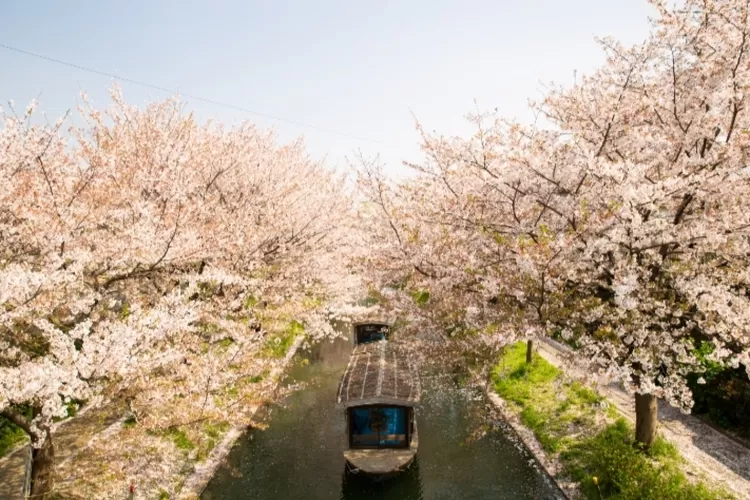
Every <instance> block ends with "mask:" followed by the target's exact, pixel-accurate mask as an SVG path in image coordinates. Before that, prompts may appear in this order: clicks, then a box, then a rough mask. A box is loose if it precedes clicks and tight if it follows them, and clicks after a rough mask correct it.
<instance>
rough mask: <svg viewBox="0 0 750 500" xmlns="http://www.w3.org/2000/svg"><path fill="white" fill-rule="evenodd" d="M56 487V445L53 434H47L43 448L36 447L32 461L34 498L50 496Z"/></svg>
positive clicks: (32, 493) (42, 498) (32, 492)
mask: <svg viewBox="0 0 750 500" xmlns="http://www.w3.org/2000/svg"><path fill="white" fill-rule="evenodd" d="M54 487H55V447H54V445H53V443H52V436H51V435H49V434H48V435H47V439H45V440H44V444H43V445H42V447H41V448H34V450H33V451H32V462H31V497H32V498H33V499H34V500H44V499H46V498H50V496H51V495H52V491H53V490H54Z"/></svg>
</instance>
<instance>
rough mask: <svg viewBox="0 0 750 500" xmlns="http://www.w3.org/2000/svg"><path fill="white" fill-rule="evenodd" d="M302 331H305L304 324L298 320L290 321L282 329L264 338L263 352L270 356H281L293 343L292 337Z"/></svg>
mask: <svg viewBox="0 0 750 500" xmlns="http://www.w3.org/2000/svg"><path fill="white" fill-rule="evenodd" d="M303 333H305V326H304V325H303V324H302V323H300V322H299V321H291V322H290V323H289V324H288V325H287V327H286V328H284V329H283V330H282V331H280V332H278V333H274V334H272V335H270V336H269V337H268V338H267V339H266V341H265V343H264V345H263V353H264V354H265V355H266V356H268V357H270V358H283V357H284V356H286V353H287V351H289V348H290V347H291V346H292V344H293V343H294V339H296V338H297V336H298V335H302V334H303Z"/></svg>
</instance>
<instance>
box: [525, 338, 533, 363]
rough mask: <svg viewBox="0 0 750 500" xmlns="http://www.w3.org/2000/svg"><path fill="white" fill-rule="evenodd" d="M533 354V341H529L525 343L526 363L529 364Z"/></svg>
mask: <svg viewBox="0 0 750 500" xmlns="http://www.w3.org/2000/svg"><path fill="white" fill-rule="evenodd" d="M533 354H534V341H533V340H529V341H527V342H526V362H527V363H531V359H532V355H533Z"/></svg>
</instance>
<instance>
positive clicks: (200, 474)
mask: <svg viewBox="0 0 750 500" xmlns="http://www.w3.org/2000/svg"><path fill="white" fill-rule="evenodd" d="M304 340H305V335H299V336H298V337H297V338H296V339H295V341H294V343H293V344H292V345H291V346H290V347H289V350H288V351H287V352H286V355H285V356H284V359H283V361H282V362H281V364H280V365H279V366H277V367H276V368H274V369H273V370H272V371H271V373H270V375H271V376H272V377H279V379H278V380H277V381H276V384H277V385H278V384H280V383H281V378H280V375H281V374H282V373H283V372H284V371H285V370H286V368H287V366H289V363H290V362H291V361H292V358H293V357H294V355H295V354H296V353H297V350H298V349H299V347H300V346H301V345H302V342H304ZM259 408H260V405H255V406H253V407H252V408H251V410H250V416H251V417H252V416H254V415H255V413H256V412H257V411H258V409H259ZM246 431H247V427H246V426H236V427H232V428H230V429H229V431H228V432H227V433H226V434H225V435H224V438H223V439H222V440H221V442H220V443H219V444H218V445H217V446H216V447H215V448H214V449H213V450H212V451H211V453H210V454H209V456H208V458H207V459H206V461H205V462H202V463H201V464H198V465H196V466H195V467H194V468H193V471H192V472H191V473H190V475H189V476H187V478H186V479H185V482H184V483H183V486H182V489H181V490H180V493H179V494H178V496H177V498H180V499H184V500H188V499H189V500H194V499H198V498H200V496H201V494H202V493H203V490H205V489H206V486H208V483H209V482H210V481H211V478H213V477H214V474H216V470H217V469H218V468H219V465H221V463H222V461H224V459H225V458H226V457H227V455H229V452H230V451H231V450H232V447H233V446H234V443H236V442H237V440H238V439H239V438H240V437H241V436H242V435H243V434H244V433H245V432H246Z"/></svg>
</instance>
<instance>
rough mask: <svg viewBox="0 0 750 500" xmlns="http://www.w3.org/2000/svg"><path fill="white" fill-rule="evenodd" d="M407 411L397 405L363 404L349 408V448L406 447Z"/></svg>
mask: <svg viewBox="0 0 750 500" xmlns="http://www.w3.org/2000/svg"><path fill="white" fill-rule="evenodd" d="M408 417H409V412H408V409H407V408H405V407H399V406H365V407H359V408H350V409H349V432H350V435H349V446H350V447H351V448H406V447H408V446H409V436H408V434H407V429H408V428H409V426H408V424H407V422H408Z"/></svg>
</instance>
